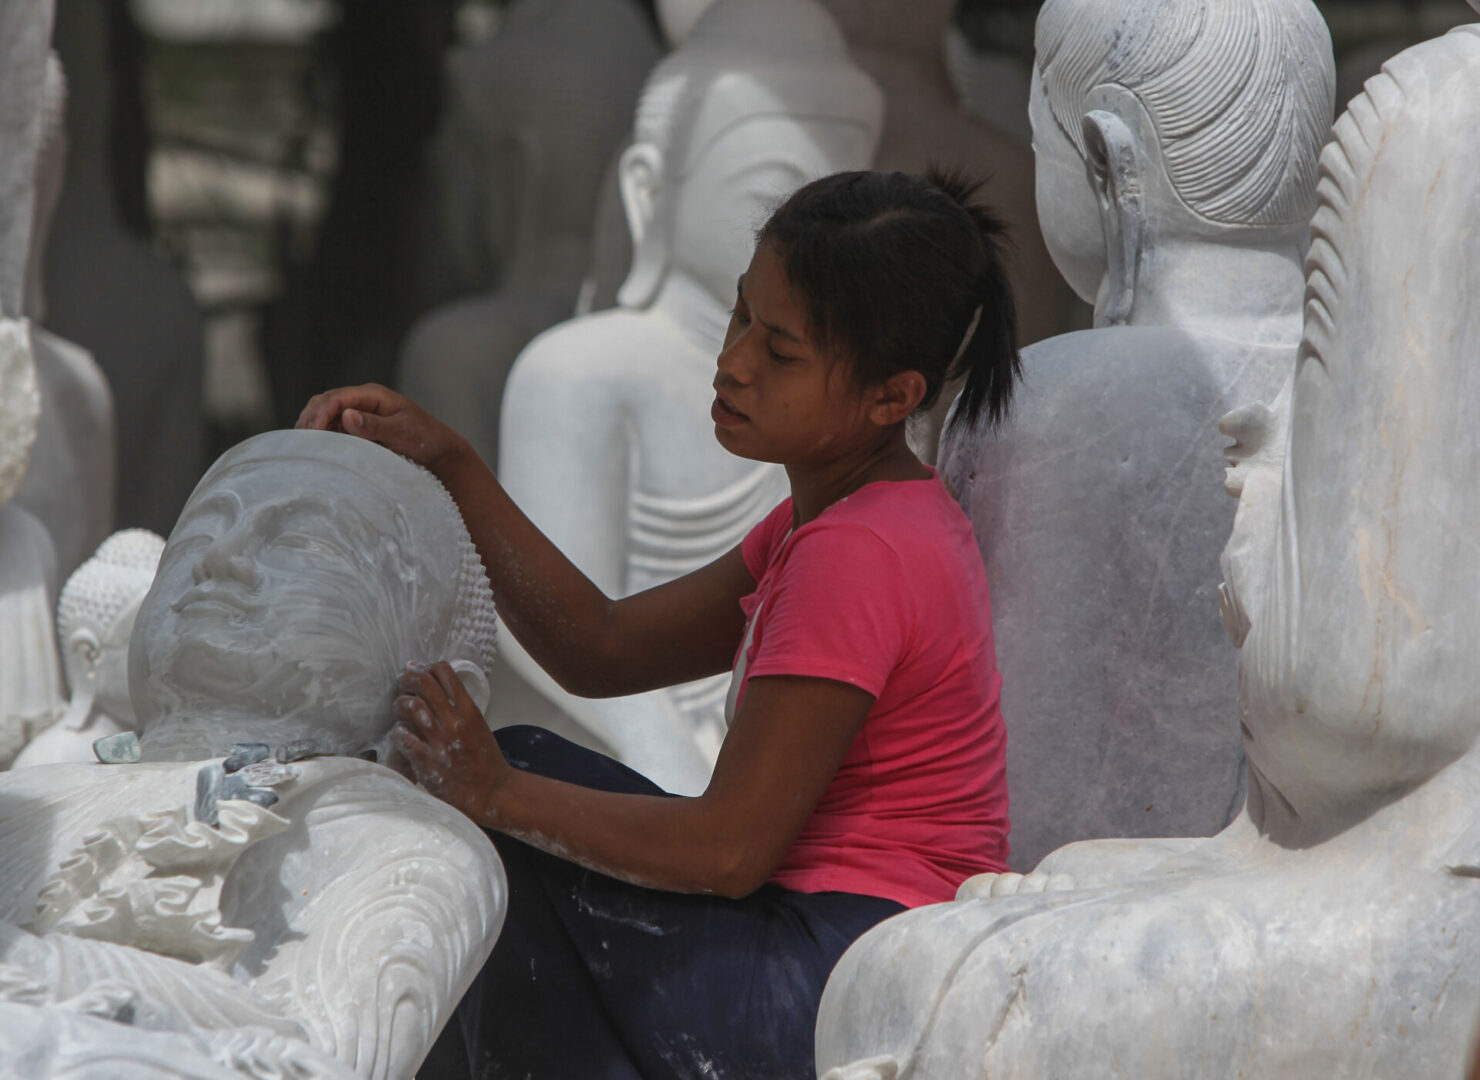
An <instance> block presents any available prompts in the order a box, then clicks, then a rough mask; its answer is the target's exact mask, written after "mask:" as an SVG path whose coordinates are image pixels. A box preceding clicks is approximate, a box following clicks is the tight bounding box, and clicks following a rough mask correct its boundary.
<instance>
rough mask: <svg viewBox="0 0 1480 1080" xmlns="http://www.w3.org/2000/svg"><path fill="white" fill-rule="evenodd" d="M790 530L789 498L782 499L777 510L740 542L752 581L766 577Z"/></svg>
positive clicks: (763, 519) (741, 555) (741, 554)
mask: <svg viewBox="0 0 1480 1080" xmlns="http://www.w3.org/2000/svg"><path fill="white" fill-rule="evenodd" d="M790 529H791V500H790V499H789V498H788V499H782V500H781V502H780V504H779V505H778V506H777V507H776V509H774V510H772V511H771V512H770V513H769V514H767V515H766V516H765V517H763V518H761V520H760V521H759V522H758V523H757V524H756V526H755V528H753V529H751V530H750V532H748V533H746V534H745V539H744V540H741V541H740V557H741V558H743V559H744V560H745V569H747V570H749V571H750V576H751V578H752V580H755V581H760V579H761V578H762V577H763V576H765V573H766V567H768V566H770V565H771V556H772V555H774V554H775V552H776V548H777V547H778V546H780V544H781V543H782V541H784V540H785V539H786V534H787V532H789V531H790Z"/></svg>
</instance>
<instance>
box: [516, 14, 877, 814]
mask: <svg viewBox="0 0 1480 1080" xmlns="http://www.w3.org/2000/svg"><path fill="white" fill-rule="evenodd" d="M881 107H882V102H881V100H880V96H879V93H878V91H877V89H876V88H875V87H874V85H873V83H872V82H871V81H870V80H869V79H868V77H867V76H866V75H864V74H863V73H862V72H860V71H859V70H858V69H857V68H856V67H854V66H853V64H852V63H851V61H850V60H849V59H848V55H847V52H846V49H845V46H844V44H843V40H842V36H841V35H840V34H839V33H838V30H837V28H836V26H834V25H833V23H832V20H831V19H829V18H828V16H827V14H826V12H824V11H823V10H821V8H820V7H818V6H817V4H816V3H814V2H813V0H720V2H719V3H717V4H715V5H714V7H712V8H711V9H710V10H709V11H708V12H706V13H705V15H704V17H703V19H702V20H701V21H700V22H699V24H698V26H697V27H696V28H695V30H694V32H693V34H692V35H691V36H690V38H689V40H688V41H687V43H686V44H685V45H684V46H683V47H682V48H681V49H679V50H678V51H676V52H674V53H673V54H672V55H670V56H669V57H668V58H667V59H665V60H664V61H663V62H662V63H661V64H659V66H658V67H657V68H656V69H655V70H654V72H653V74H652V76H651V77H650V78H649V80H648V84H647V87H646V88H645V89H644V91H643V96H642V99H641V102H640V104H639V105H638V109H637V120H636V132H635V140H634V142H633V145H632V146H631V147H630V148H629V149H628V150H627V151H626V153H625V154H623V156H622V163H621V185H622V197H623V203H624V206H625V208H626V211H627V216H628V221H629V224H630V226H631V230H632V235H633V236H634V237H636V238H637V246H636V251H635V252H634V255H633V259H632V268H631V272H630V273H629V274H628V277H627V280H626V281H625V282H624V283H623V285H622V289H621V293H620V297H619V299H620V306H619V307H617V308H616V309H614V310H611V311H604V312H599V313H597V314H594V315H589V316H585V317H582V318H578V319H575V320H572V321H570V322H567V323H564V324H562V325H560V326H558V327H556V328H554V329H553V330H550V331H547V332H546V333H544V334H542V335H541V336H540V337H538V338H536V339H535V340H534V341H533V342H531V343H530V345H529V347H528V348H527V349H525V350H524V353H523V354H522V355H521V356H520V357H519V360H518V362H517V363H516V364H515V365H514V370H513V373H512V374H511V375H510V377H509V383H508V387H507V389H506V391H505V397H504V409H503V426H502V431H501V432H500V454H499V477H500V479H501V480H502V481H503V484H504V486H505V487H506V488H507V489H508V491H509V494H510V495H512V496H513V498H514V500H515V501H516V502H518V504H519V505H520V506H521V507H522V508H523V509H524V510H525V512H526V513H528V514H529V516H530V517H531V518H532V519H533V520H534V522H535V524H537V525H538V526H539V527H540V529H541V530H543V531H544V533H545V535H546V536H548V537H550V539H551V540H553V541H554V542H555V543H556V544H557V545H558V546H559V547H560V549H561V550H562V551H564V552H565V553H566V554H567V555H569V556H570V558H571V559H572V560H573V561H574V562H575V564H576V565H577V566H579V567H580V568H581V570H582V571H584V572H585V573H586V574H587V576H589V577H590V578H591V580H592V581H594V582H595V583H596V584H597V585H598V586H599V587H600V588H602V589H603V590H605V591H606V592H607V593H608V595H627V594H629V593H633V592H637V591H639V590H641V589H645V588H649V587H651V586H653V585H657V584H659V583H661V582H664V581H668V580H670V579H672V578H675V577H677V576H679V575H680V574H682V573H685V572H687V571H689V570H692V569H696V568H698V567H700V566H702V565H704V564H705V563H708V562H710V561H711V560H712V559H715V558H717V557H718V556H719V555H721V554H722V553H723V552H725V551H727V550H728V549H729V548H731V547H733V546H734V545H735V544H737V543H739V541H740V540H741V538H742V537H743V536H744V535H745V533H746V531H747V530H748V529H749V528H750V527H751V526H752V525H754V524H755V523H756V522H758V521H759V520H760V519H761V518H762V517H763V516H764V515H765V514H766V513H767V512H768V511H769V510H770V509H771V508H772V507H774V506H775V505H776V503H777V502H778V501H779V500H780V499H781V498H782V497H783V496H784V494H785V492H786V477H785V475H784V473H783V472H782V470H781V469H780V468H779V467H778V466H775V465H767V464H757V463H756V462H753V461H745V460H742V459H740V458H736V457H732V456H731V455H729V454H727V453H726V452H725V451H724V450H723V449H722V448H721V447H720V446H719V444H718V443H716V442H715V440H714V432H713V425H712V423H711V422H710V420H709V413H708V407H709V403H710V402H712V401H713V397H714V392H713V387H712V385H711V382H712V380H713V378H714V362H715V357H716V356H718V355H719V350H720V347H721V345H722V343H723V338H724V330H725V326H726V323H727V322H728V312H729V308H730V306H731V304H732V303H733V300H734V295H735V282H736V279H737V278H738V277H739V275H740V274H741V272H743V271H744V269H745V267H746V265H747V263H748V262H749V259H750V254H751V251H752V248H753V247H754V238H753V234H754V230H755V228H756V227H757V226H759V225H760V224H761V222H762V220H763V219H764V216H765V211H766V207H767V206H768V205H769V204H770V203H771V202H772V201H773V200H777V199H779V198H780V197H782V196H783V195H785V194H786V193H788V192H790V191H792V190H794V189H795V188H796V187H798V186H800V185H801V184H802V183H803V182H804V181H806V180H809V179H811V178H813V177H816V176H820V175H823V174H826V173H830V172H834V171H837V170H840V169H856V168H861V167H864V166H866V165H867V163H868V161H869V159H870V157H871V156H872V154H873V148H874V144H875V142H876V140H877V138H878V132H879V125H880V113H881ZM505 655H506V657H507V660H508V662H509V664H510V665H511V666H515V667H517V669H518V670H519V672H520V674H521V675H523V676H524V677H525V678H527V679H528V680H529V681H530V682H531V683H533V684H534V685H535V686H537V687H538V688H539V689H540V690H541V691H542V692H544V693H545V694H546V695H547V696H549V697H550V698H551V699H552V700H555V701H557V702H558V703H559V704H560V706H561V707H562V708H563V709H565V711H566V712H567V713H568V714H569V715H570V716H571V717H572V718H574V719H575V720H577V721H578V722H580V723H582V724H583V725H585V726H587V727H588V728H590V729H591V730H592V731H593V732H594V733H595V734H596V735H597V736H598V737H599V738H600V739H602V740H603V741H604V742H605V743H606V744H607V745H608V746H610V747H612V748H613V749H614V751H615V752H616V754H617V755H618V756H619V757H620V758H621V759H622V760H623V761H625V762H627V763H628V764H629V765H631V766H633V767H634V768H636V769H638V770H639V771H641V772H643V773H645V774H646V775H648V776H650V777H651V778H652V779H653V780H655V781H656V782H657V783H659V784H661V785H662V786H664V787H666V788H668V789H669V790H671V791H677V792H681V793H685V794H688V793H697V792H698V791H701V790H703V787H704V785H705V783H706V782H707V781H708V777H709V769H710V766H711V765H712V764H713V760H714V755H715V754H716V753H717V751H718V748H719V743H720V740H721V739H722V738H723V734H724V720H723V716H724V713H723V707H724V698H725V691H726V685H727V681H728V680H727V677H726V676H720V677H718V678H715V679H708V680H704V681H702V682H700V683H693V684H688V685H686V686H683V687H679V688H676V689H674V690H672V691H655V692H653V693H649V694H644V695H641V696H638V697H632V698H615V699H610V700H606V701H588V700H585V699H580V698H575V697H572V696H570V695H567V694H565V693H564V692H563V691H561V690H559V688H558V687H556V686H555V684H554V682H553V681H552V680H551V679H549V677H548V676H546V675H544V673H543V672H541V671H540V670H539V669H538V667H537V666H536V665H535V664H534V663H533V662H532V661H531V660H529V658H528V657H527V656H526V655H525V654H524V653H523V652H522V651H520V650H519V649H518V648H517V647H516V646H514V645H512V644H511V645H510V646H509V647H508V648H507V649H506V651H505Z"/></svg>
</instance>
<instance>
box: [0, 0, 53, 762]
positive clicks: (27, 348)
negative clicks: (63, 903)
mask: <svg viewBox="0 0 1480 1080" xmlns="http://www.w3.org/2000/svg"><path fill="white" fill-rule="evenodd" d="M51 17H52V12H51V5H50V3H49V2H41V0H38V2H31V3H16V4H7V5H4V6H3V7H0V769H3V768H7V767H9V765H10V762H11V759H12V758H14V756H15V754H16V753H17V752H18V751H19V750H20V749H21V747H22V746H24V745H25V744H26V742H27V740H28V739H30V737H31V735H32V734H33V733H34V732H35V731H36V730H38V729H39V728H41V727H45V726H46V725H48V724H50V723H52V722H53V721H55V719H56V718H57V717H58V716H60V715H61V711H62V708H63V707H64V705H65V699H64V698H63V697H62V691H61V666H60V664H59V662H58V659H57V654H56V639H55V635H54V632H53V629H52V620H51V613H52V608H53V605H54V604H55V602H56V577H57V571H56V554H55V551H54V549H53V546H52V542H51V537H50V536H49V535H48V533H47V531H46V528H45V526H43V525H42V524H41V523H40V522H39V521H37V520H36V518H35V517H34V516H32V515H31V513H30V512H28V511H27V510H26V509H25V508H24V507H21V506H18V505H16V504H15V502H14V501H13V499H14V496H15V494H16V492H17V491H18V490H19V488H20V486H21V484H22V482H23V481H24V480H25V476H26V470H27V468H28V467H29V465H30V462H31V452H32V449H33V447H34V446H35V443H36V432H37V422H38V419H39V417H40V413H41V390H40V387H39V385H38V381H37V378H36V365H35V362H34V360H33V355H32V345H31V328H30V324H29V323H27V322H26V321H25V320H24V319H20V318H17V317H16V316H17V315H18V314H19V312H20V309H21V300H22V296H23V295H24V281H25V269H26V255H27V252H28V250H29V248H30V242H31V229H32V225H33V215H32V206H33V204H34V201H35V191H36V157H37V147H38V145H39V143H40V139H41V116H42V110H41V107H40V106H41V100H42V86H43V82H44V78H45V76H44V71H45V65H46V55H47V41H48V40H49V38H50V35H51Z"/></svg>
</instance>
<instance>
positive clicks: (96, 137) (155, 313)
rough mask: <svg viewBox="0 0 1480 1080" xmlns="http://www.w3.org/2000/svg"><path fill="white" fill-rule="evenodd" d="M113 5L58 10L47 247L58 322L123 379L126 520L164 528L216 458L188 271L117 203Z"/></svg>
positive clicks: (53, 321) (120, 425)
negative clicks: (59, 167)
mask: <svg viewBox="0 0 1480 1080" xmlns="http://www.w3.org/2000/svg"><path fill="white" fill-rule="evenodd" d="M110 6H111V5H110V3H109V0H70V2H68V3H66V4H62V5H61V6H60V7H59V8H58V10H57V20H56V48H57V51H58V53H59V54H60V55H61V59H62V63H63V64H64V65H65V67H66V70H67V73H68V80H67V110H66V111H67V133H66V134H67V173H66V181H65V183H64V184H63V186H62V193H61V196H60V198H59V200H58V202H57V207H56V215H55V219H54V221H53V224H52V228H51V233H50V236H49V238H48V239H47V241H46V244H45V256H46V258H45V268H44V271H45V272H44V279H45V285H46V318H47V329H49V330H52V331H54V332H55V333H57V334H60V335H62V336H63V337H65V338H66V339H67V340H68V341H71V342H76V343H77V344H78V345H79V346H81V347H82V348H84V349H86V350H87V351H88V352H89V353H91V354H92V356H93V357H94V358H95V359H96V360H97V363H98V365H99V367H101V368H102V370H103V372H104V374H105V375H106V376H107V379H108V383H109V385H110V386H111V388H112V393H113V399H114V404H115V407H116V413H115V416H116V421H117V438H118V458H117V462H118V467H117V503H116V510H117V516H118V521H119V523H121V524H123V525H128V526H142V527H144V528H149V529H153V530H154V531H155V532H159V533H164V532H168V531H169V528H170V525H171V523H172V522H173V521H174V520H175V516H176V515H177V514H178V513H179V512H180V507H181V506H182V505H183V504H184V502H185V497H186V496H187V495H189V494H190V489H191V488H192V487H193V486H194V485H195V482H196V481H197V480H199V479H200V475H201V472H202V470H203V469H204V468H205V465H206V463H207V462H206V458H205V418H204V413H203V411H202V389H201V385H202V379H203V372H204V344H203V336H202V335H203V331H202V326H201V319H200V314H199V312H198V311H197V309H196V307H195V301H194V299H193V298H192V297H191V295H190V292H189V290H188V289H187V287H186V285H185V283H184V282H183V281H182V280H181V279H180V276H179V274H178V273H176V271H175V269H174V268H173V267H172V266H170V265H169V264H168V263H166V262H165V261H164V260H163V259H161V258H160V257H159V255H158V254H157V253H156V252H155V251H154V249H153V248H152V247H151V245H150V242H149V240H148V239H146V238H143V237H141V236H139V235H136V234H135V233H134V232H132V231H130V230H129V228H128V227H127V226H125V224H124V223H123V221H122V220H121V218H120V216H119V213H118V210H117V196H116V193H115V191H114V189H113V186H112V183H111V180H110V177H111V176H112V175H113V170H112V167H111V161H110V157H109V146H110V143H109V140H110V138H111V136H110V129H111V126H112V123H113V100H114V97H115V86H114V82H113V71H114V63H115V61H116V59H117V58H116V57H115V56H112V55H111V54H110V47H109V42H108V33H109V31H108V26H109V24H108V19H109V17H110V16H109V10H110ZM112 527H113V524H112V523H111V522H110V523H109V524H108V526H107V528H112ZM91 550H92V547H90V546H88V545H85V544H84V545H83V553H84V554H86V553H87V552H88V551H91Z"/></svg>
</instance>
